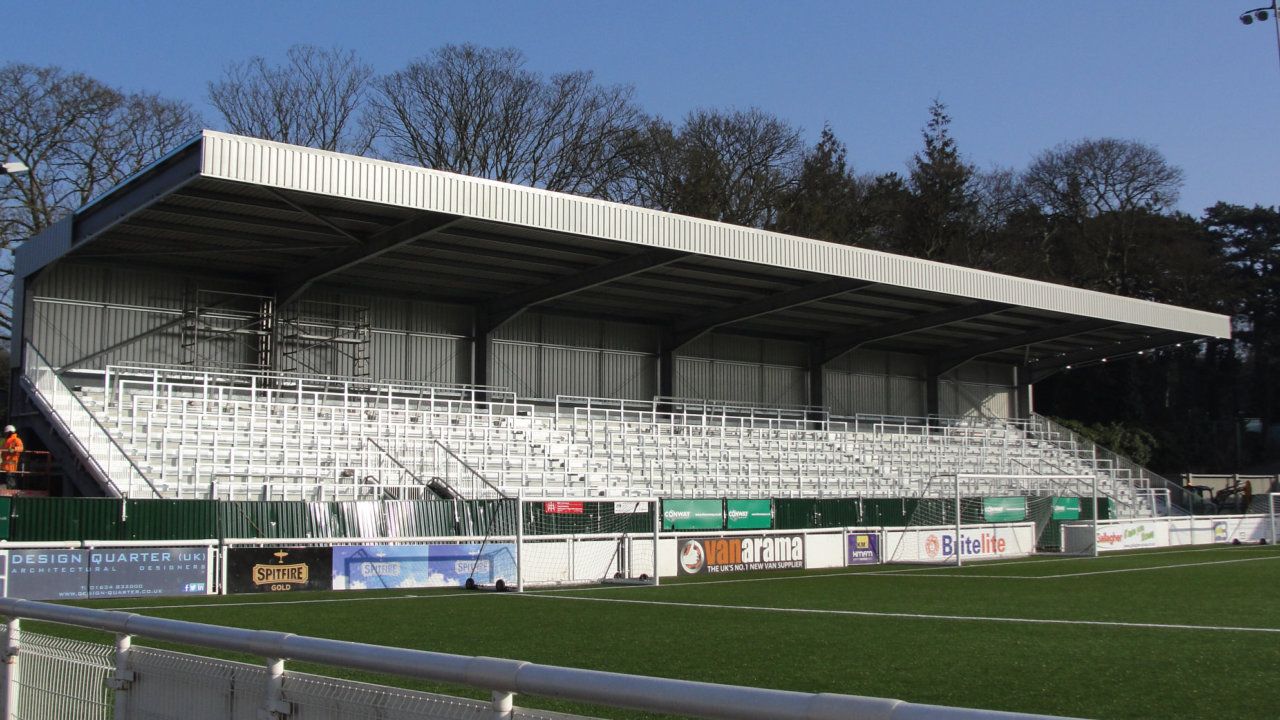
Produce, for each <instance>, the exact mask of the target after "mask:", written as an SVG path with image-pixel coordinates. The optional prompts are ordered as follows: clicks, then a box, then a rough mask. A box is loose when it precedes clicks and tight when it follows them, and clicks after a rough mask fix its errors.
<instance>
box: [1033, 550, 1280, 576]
mask: <svg viewBox="0 0 1280 720" xmlns="http://www.w3.org/2000/svg"><path fill="white" fill-rule="evenodd" d="M1258 560H1280V555H1268V556H1267V557H1252V558H1237V559H1235V560H1204V561H1201V562H1190V563H1177V564H1175V565H1152V566H1150V567H1140V568H1116V569H1114V570H1089V571H1084V572H1075V573H1064V574H1062V575H1044V576H1042V577H1043V578H1044V579H1046V580H1053V579H1056V578H1073V577H1083V576H1085V575H1111V574H1113V573H1131V572H1147V571H1150V570H1172V569H1175V568H1188V567H1204V566H1206V565H1230V564H1232V563H1246V562H1257V561H1258Z"/></svg>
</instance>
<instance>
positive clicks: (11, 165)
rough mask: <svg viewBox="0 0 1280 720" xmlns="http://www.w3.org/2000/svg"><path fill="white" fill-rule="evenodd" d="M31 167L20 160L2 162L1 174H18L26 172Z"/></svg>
mask: <svg viewBox="0 0 1280 720" xmlns="http://www.w3.org/2000/svg"><path fill="white" fill-rule="evenodd" d="M30 169H31V168H29V167H27V166H26V165H24V164H22V163H20V162H7V163H0V175H17V174H18V173H24V172H26V171H28V170H30Z"/></svg>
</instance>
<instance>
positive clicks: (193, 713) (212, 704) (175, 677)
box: [128, 646, 267, 720]
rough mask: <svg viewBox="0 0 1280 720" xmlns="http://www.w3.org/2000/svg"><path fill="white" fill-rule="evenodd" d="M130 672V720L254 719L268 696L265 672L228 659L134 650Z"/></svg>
mask: <svg viewBox="0 0 1280 720" xmlns="http://www.w3.org/2000/svg"><path fill="white" fill-rule="evenodd" d="M129 669H130V670H132V671H133V672H134V681H133V683H132V685H131V686H130V688H129V699H128V711H129V712H128V716H129V718H130V719H131V720H132V719H133V718H138V719H139V720H152V719H154V720H160V719H161V718H182V720H229V719H230V718H252V717H257V716H258V710H259V709H260V708H262V706H263V698H264V697H265V693H266V680H267V672H266V670H265V669H264V668H263V667H261V666H258V665H249V664H246V663H238V662H232V661H230V660H217V659H214V658H206V657H201V656H198V655H188V654H186V653H179V652H172V651H169V650H157V649H155V648H146V647H136V646H135V647H134V648H132V649H131V650H130V651H129Z"/></svg>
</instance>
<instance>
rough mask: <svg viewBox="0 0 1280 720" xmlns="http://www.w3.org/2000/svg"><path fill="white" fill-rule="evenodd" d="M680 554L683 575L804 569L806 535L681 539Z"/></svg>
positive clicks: (679, 562) (678, 554)
mask: <svg viewBox="0 0 1280 720" xmlns="http://www.w3.org/2000/svg"><path fill="white" fill-rule="evenodd" d="M676 553H677V554H676V568H677V571H678V573H679V574H680V575H701V574H708V573H709V574H716V573H733V572H750V571H754V570H792V569H803V568H804V536H803V535H751V536H746V537H700V538H681V539H680V540H678V541H677V542H676Z"/></svg>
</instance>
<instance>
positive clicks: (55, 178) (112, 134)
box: [0, 64, 201, 335]
mask: <svg viewBox="0 0 1280 720" xmlns="http://www.w3.org/2000/svg"><path fill="white" fill-rule="evenodd" d="M200 125H201V123H200V120H199V118H198V117H197V116H196V115H195V113H194V112H193V111H192V110H191V108H190V106H188V105H187V104H186V103H182V102H176V101H172V100H166V99H164V98H160V97H158V96H155V95H147V94H126V93H124V92H121V91H120V90H117V89H115V88H112V87H109V86H107V85H104V84H103V83H101V82H99V81H97V80H94V79H93V78H90V77H87V76H85V75H82V74H80V73H68V72H65V71H63V70H61V69H59V68H56V67H34V66H31V65H23V64H10V65H6V66H4V67H0V155H3V156H5V158H6V159H7V158H13V159H16V160H19V161H21V162H22V163H24V164H26V165H27V167H29V168H30V170H29V171H28V172H26V173H22V174H19V175H8V176H5V177H4V178H3V179H0V207H2V211H0V212H2V214H0V252H2V253H3V260H2V261H0V285H2V286H3V300H0V334H4V335H7V333H8V332H9V330H10V328H11V323H10V319H11V317H12V297H11V296H10V293H9V291H8V289H9V284H10V282H11V280H12V274H13V257H12V251H13V250H14V248H15V247H16V245H17V244H18V243H20V242H21V241H23V240H25V239H26V238H29V237H31V236H33V235H35V234H36V233H38V232H40V231H41V230H43V229H44V228H46V227H48V226H49V225H51V224H53V223H54V222H56V221H57V220H58V219H59V218H61V217H62V216H63V215H65V214H67V213H69V212H71V211H72V210H75V209H76V208H78V207H80V206H82V205H84V204H86V203H88V202H89V200H91V199H93V198H94V197H96V196H97V195H100V194H101V193H103V192H105V191H106V190H108V189H109V188H111V187H112V186H113V185H115V184H116V183H119V182H120V181H122V180H124V179H125V178H127V177H128V176H129V175H131V174H133V173H135V172H137V171H138V170H140V169H142V168H143V167H145V166H147V165H148V164H150V163H152V162H154V161H155V160H158V159H159V158H160V157H162V156H163V155H164V154H165V153H166V152H168V151H169V150H171V149H173V148H174V147H176V146H177V145H178V144H179V143H181V142H182V141H184V140H187V139H190V138H191V137H192V136H193V135H194V134H195V133H197V132H199V130H200Z"/></svg>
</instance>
